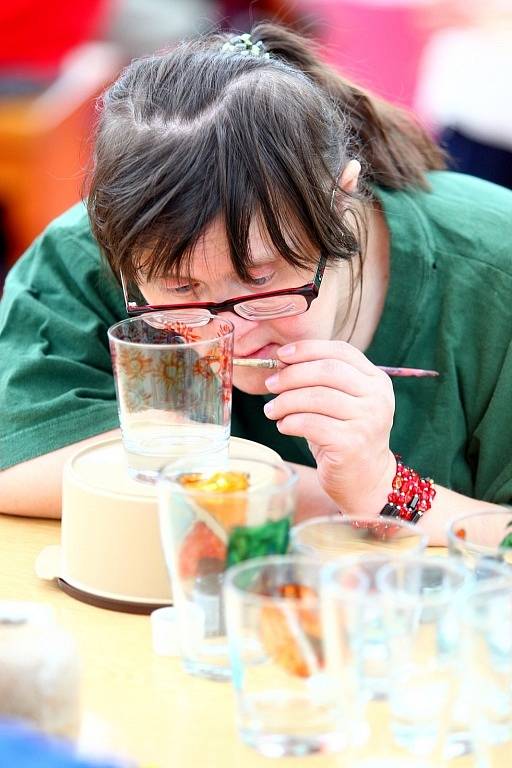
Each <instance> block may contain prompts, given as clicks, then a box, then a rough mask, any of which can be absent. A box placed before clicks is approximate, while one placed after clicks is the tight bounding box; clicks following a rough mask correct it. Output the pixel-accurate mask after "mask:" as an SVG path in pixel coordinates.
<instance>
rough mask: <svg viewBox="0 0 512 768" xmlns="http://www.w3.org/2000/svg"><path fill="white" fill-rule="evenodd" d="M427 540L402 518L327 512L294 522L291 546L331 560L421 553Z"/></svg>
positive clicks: (300, 551) (297, 550)
mask: <svg viewBox="0 0 512 768" xmlns="http://www.w3.org/2000/svg"><path fill="white" fill-rule="evenodd" d="M427 543H428V536H427V535H426V534H425V533H423V531H421V530H420V529H419V528H418V527H417V526H414V525H411V523H407V522H404V521H403V520H393V522H391V521H388V520H383V519H379V518H375V517H374V518H368V519H355V518H352V517H342V516H341V515H338V516H336V517H335V516H332V515H325V516H321V517H312V518H310V519H309V520H304V521H303V522H302V523H299V524H298V525H295V526H294V527H293V529H292V533H291V541H290V549H291V551H292V552H297V553H298V554H301V555H305V556H306V557H315V558H319V559H320V560H322V561H323V562H328V561H329V560H333V559H335V558H338V557H340V556H341V555H358V554H364V555H368V556H371V555H374V554H379V555H383V554H384V555H386V556H387V557H390V558H391V557H394V556H395V555H396V556H401V555H405V554H409V555H419V554H421V553H422V552H423V551H424V549H425V547H426V546H427Z"/></svg>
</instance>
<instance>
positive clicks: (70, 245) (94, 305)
mask: <svg viewBox="0 0 512 768" xmlns="http://www.w3.org/2000/svg"><path fill="white" fill-rule="evenodd" d="M71 213H72V212H71ZM61 219H62V222H61V223H59V220H56V222H54V223H53V224H52V225H50V227H49V228H48V229H47V230H46V231H45V233H44V234H43V235H42V236H41V237H40V238H39V239H38V240H36V241H35V243H34V244H33V245H32V246H31V248H30V249H29V250H28V251H27V253H26V254H25V255H24V256H23V257H22V258H21V259H20V260H19V261H18V262H17V264H16V265H15V266H14V268H13V269H12V270H11V272H10V274H9V275H8V277H7V280H6V284H5V290H4V296H3V299H2V302H1V304H0V361H1V366H0V469H6V468H7V467H10V466H12V465H14V464H18V463H20V462H23V461H27V460H28V459H31V458H34V457H36V456H40V455H42V454H45V453H49V452H51V451H54V450H57V449H58V448H62V447H63V446H66V445H69V444H72V443H75V442H77V441H79V440H83V439H85V438H87V437H91V436H93V435H96V434H100V433H102V432H105V431H107V430H109V429H113V428H115V427H117V426H119V421H118V415H117V405H116V397H115V388H114V382H113V376H112V367H111V362H110V354H109V348H108V339H107V329H108V327H109V326H110V325H111V324H112V323H114V322H116V321H117V320H118V319H120V318H121V317H122V299H121V292H120V289H119V287H118V286H117V283H116V282H115V280H114V277H113V275H112V273H111V272H110V270H109V269H108V268H107V266H106V265H103V264H102V262H101V259H100V254H99V249H98V246H97V244H96V243H95V241H94V240H93V238H92V235H91V234H90V231H89V227H88V224H87V221H86V217H85V215H84V214H83V212H82V213H75V214H74V216H73V215H71V216H70V212H68V214H65V216H64V217H61Z"/></svg>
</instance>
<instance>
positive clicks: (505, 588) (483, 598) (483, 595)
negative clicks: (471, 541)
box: [458, 572, 512, 628]
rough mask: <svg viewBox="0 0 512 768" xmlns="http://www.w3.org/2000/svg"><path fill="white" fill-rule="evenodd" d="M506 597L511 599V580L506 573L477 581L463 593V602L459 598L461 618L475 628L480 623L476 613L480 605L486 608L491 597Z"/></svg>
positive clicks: (504, 598)
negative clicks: (468, 590) (465, 593)
mask: <svg viewBox="0 0 512 768" xmlns="http://www.w3.org/2000/svg"><path fill="white" fill-rule="evenodd" d="M511 576H512V572H511ZM501 593H504V594H501ZM507 598H509V599H510V600H511V601H512V580H511V577H510V576H508V577H507V576H506V574H503V576H501V577H493V578H491V579H486V580H485V581H481V582H477V583H476V585H475V586H474V587H473V588H472V589H471V591H470V592H468V594H467V595H464V602H462V601H460V600H459V602H458V608H459V611H460V614H461V617H462V620H463V621H464V622H465V623H468V624H470V625H471V627H473V628H476V627H477V626H478V625H481V623H482V622H481V621H479V618H478V615H477V611H478V609H479V608H480V607H484V609H486V608H488V606H489V605H490V602H491V601H492V600H493V599H502V600H506V599H507ZM484 621H485V620H484Z"/></svg>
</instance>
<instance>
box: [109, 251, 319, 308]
mask: <svg viewBox="0 0 512 768" xmlns="http://www.w3.org/2000/svg"><path fill="white" fill-rule="evenodd" d="M326 263H327V257H326V256H321V257H320V261H319V262H318V266H317V270H316V274H315V276H314V278H313V281H312V282H311V283H306V285H301V286H300V287H299V288H283V289H281V290H279V291H267V292H266V293H252V294H248V295H245V296H236V297H234V298H232V299H226V301H220V302H217V303H216V302H213V301H203V302H193V303H187V304H148V303H147V301H146V299H145V298H144V296H143V295H142V293H141V291H140V289H139V287H138V286H137V284H136V283H135V282H133V281H129V282H128V281H126V280H125V279H124V276H123V273H122V272H121V284H122V286H123V294H124V301H125V306H126V311H127V313H128V314H129V315H138V314H141V313H143V312H162V311H165V312H166V314H167V316H169V313H170V314H171V319H176V320H182V321H184V322H190V320H191V319H195V318H197V319H201V317H203V318H207V317H210V316H211V315H218V314H219V313H220V312H234V313H235V314H237V315H239V316H240V317H243V318H245V319H246V320H254V321H258V320H274V319H277V318H280V317H291V316H293V315H301V314H303V312H307V311H308V309H309V307H310V306H311V302H312V301H314V299H316V297H317V296H318V292H319V290H320V285H321V283H322V278H323V276H324V270H325V265H326ZM173 315H175V318H173V317H172V316H173Z"/></svg>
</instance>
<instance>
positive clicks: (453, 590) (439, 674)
mask: <svg viewBox="0 0 512 768" xmlns="http://www.w3.org/2000/svg"><path fill="white" fill-rule="evenodd" d="M470 579H471V577H470V574H469V573H468V571H467V570H466V569H465V568H464V567H463V566H462V565H461V564H460V563H457V562H453V561H450V560H449V559H448V558H435V557H429V556H426V555H423V556H419V557H415V558H403V559H402V560H397V561H396V562H392V563H388V564H387V565H384V566H383V567H382V568H381V569H380V571H379V573H378V574H377V578H376V581H377V586H378V588H379V591H380V592H381V598H382V605H383V616H384V627H385V633H386V640H387V643H388V653H389V709H390V720H391V730H392V734H393V736H394V739H395V741H396V742H397V743H398V744H399V745H400V746H402V747H404V748H405V749H407V750H408V751H409V752H410V753H411V754H414V755H416V756H419V757H428V758H429V759H431V760H432V761H433V762H435V764H436V765H437V764H439V765H442V764H443V761H444V759H445V756H446V754H447V750H448V739H449V733H450V730H451V726H452V712H453V708H454V705H455V702H456V700H457V698H458V697H459V695H460V684H461V674H460V672H461V670H460V665H459V663H458V661H459V651H460V631H459V628H460V625H459V621H458V618H457V612H456V610H455V608H454V603H455V599H456V598H457V596H458V595H459V594H460V593H461V591H462V590H463V589H464V588H467V586H468V583H469V582H470Z"/></svg>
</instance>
